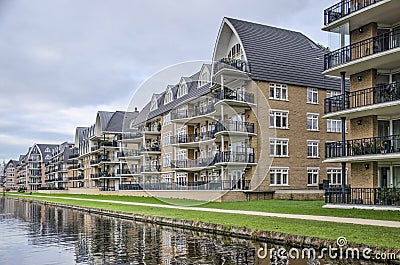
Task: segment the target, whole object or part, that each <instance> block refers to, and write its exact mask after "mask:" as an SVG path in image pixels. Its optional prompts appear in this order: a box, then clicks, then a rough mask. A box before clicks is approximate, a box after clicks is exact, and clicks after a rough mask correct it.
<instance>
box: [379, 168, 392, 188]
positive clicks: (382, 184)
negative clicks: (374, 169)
mask: <svg viewBox="0 0 400 265" xmlns="http://www.w3.org/2000/svg"><path fill="white" fill-rule="evenodd" d="M389 184H390V167H380V168H379V171H378V186H379V188H388V187H389Z"/></svg>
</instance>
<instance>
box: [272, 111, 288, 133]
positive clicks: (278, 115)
mask: <svg viewBox="0 0 400 265" xmlns="http://www.w3.org/2000/svg"><path fill="white" fill-rule="evenodd" d="M288 115H289V112H288V111H284V110H270V112H269V127H270V128H277V129H288Z"/></svg>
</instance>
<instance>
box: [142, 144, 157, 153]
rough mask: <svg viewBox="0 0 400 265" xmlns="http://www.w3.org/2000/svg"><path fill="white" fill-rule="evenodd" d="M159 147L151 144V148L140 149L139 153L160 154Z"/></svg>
mask: <svg viewBox="0 0 400 265" xmlns="http://www.w3.org/2000/svg"><path fill="white" fill-rule="evenodd" d="M160 151H161V147H160V146H158V144H153V146H147V147H146V148H142V149H141V152H160Z"/></svg>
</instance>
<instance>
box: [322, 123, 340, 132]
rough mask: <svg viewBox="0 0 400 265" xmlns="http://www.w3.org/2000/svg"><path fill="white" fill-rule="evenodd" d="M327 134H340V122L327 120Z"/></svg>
mask: <svg viewBox="0 0 400 265" xmlns="http://www.w3.org/2000/svg"><path fill="white" fill-rule="evenodd" d="M326 131H327V132H342V121H341V120H327V121H326Z"/></svg>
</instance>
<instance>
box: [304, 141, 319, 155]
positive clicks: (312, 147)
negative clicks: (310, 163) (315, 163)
mask: <svg viewBox="0 0 400 265" xmlns="http://www.w3.org/2000/svg"><path fill="white" fill-rule="evenodd" d="M318 145H319V141H318V140H308V141H307V157H309V158H319V152H318Z"/></svg>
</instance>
